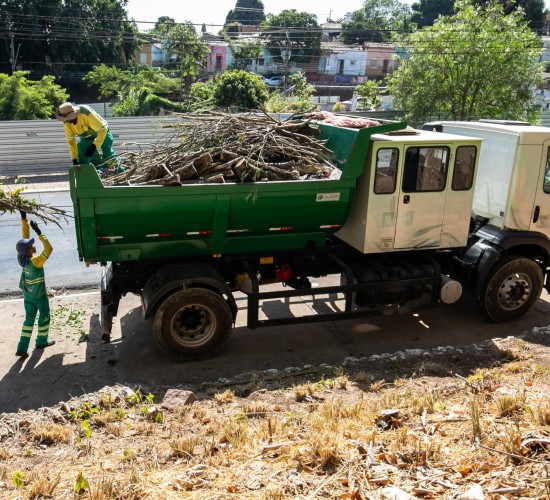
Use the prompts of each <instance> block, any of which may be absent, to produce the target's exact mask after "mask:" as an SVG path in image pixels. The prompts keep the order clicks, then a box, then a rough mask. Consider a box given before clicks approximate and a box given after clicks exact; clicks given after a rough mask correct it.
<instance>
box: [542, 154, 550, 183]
mask: <svg viewBox="0 0 550 500" xmlns="http://www.w3.org/2000/svg"><path fill="white" fill-rule="evenodd" d="M543 189H544V192H545V193H546V194H550V148H548V153H547V154H546V170H545V171H544V188H543Z"/></svg>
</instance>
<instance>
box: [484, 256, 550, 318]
mask: <svg viewBox="0 0 550 500" xmlns="http://www.w3.org/2000/svg"><path fill="white" fill-rule="evenodd" d="M542 285H543V276H542V271H541V269H540V267H539V266H538V265H537V263H536V262H534V261H532V260H531V259H527V258H525V257H519V256H517V255H509V256H507V257H504V258H503V259H502V260H501V261H500V262H498V263H497V264H496V266H495V269H494V270H493V271H492V274H491V275H490V276H489V279H488V281H487V285H486V287H485V291H484V294H483V296H482V298H481V300H482V301H483V305H484V309H485V312H486V313H487V315H488V316H489V317H490V318H491V319H492V320H493V321H496V322H501V321H510V320H514V319H517V318H519V317H520V316H522V315H523V314H525V313H526V312H527V311H528V310H529V309H530V308H531V306H532V305H533V304H534V303H535V302H536V301H537V300H538V298H539V296H540V294H541V292H542Z"/></svg>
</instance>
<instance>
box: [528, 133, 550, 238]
mask: <svg viewBox="0 0 550 500" xmlns="http://www.w3.org/2000/svg"><path fill="white" fill-rule="evenodd" d="M541 156H542V159H541V165H540V170H539V177H538V179H539V180H538V184H537V191H536V195H535V203H534V206H533V211H532V214H531V224H530V226H529V229H530V230H531V231H538V232H539V233H544V234H545V235H546V236H549V237H550V140H547V141H544V143H543V150H542V155H541Z"/></svg>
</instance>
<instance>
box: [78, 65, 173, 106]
mask: <svg viewBox="0 0 550 500" xmlns="http://www.w3.org/2000/svg"><path fill="white" fill-rule="evenodd" d="M84 80H85V81H87V82H88V84H89V85H97V86H98V87H99V97H100V99H109V100H110V101H115V100H117V99H118V98H119V96H120V95H121V94H122V95H126V94H128V93H129V92H130V90H141V89H147V90H149V91H150V92H153V93H155V94H169V93H171V92H174V91H175V90H176V89H177V88H178V82H177V81H176V80H173V79H171V78H168V77H167V76H166V75H165V74H164V73H162V72H161V71H155V70H153V68H151V67H150V66H147V65H145V64H142V65H139V66H135V67H133V68H131V69H125V70H122V69H119V68H117V67H116V66H107V65H106V64H100V65H98V66H94V69H93V70H92V71H90V72H89V73H88V74H87V75H86V76H85V77H84Z"/></svg>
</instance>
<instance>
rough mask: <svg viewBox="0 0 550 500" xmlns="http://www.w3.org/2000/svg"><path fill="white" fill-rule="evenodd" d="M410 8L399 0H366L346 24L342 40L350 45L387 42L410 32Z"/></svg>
mask: <svg viewBox="0 0 550 500" xmlns="http://www.w3.org/2000/svg"><path fill="white" fill-rule="evenodd" d="M411 28H412V25H411V12H410V7H409V6H408V5H406V4H402V3H401V2H400V1H399V0H365V2H364V3H363V7H362V8H361V9H359V10H356V11H354V12H353V13H352V15H351V21H350V22H348V23H344V25H343V31H342V40H343V42H344V43H346V44H348V45H352V44H357V43H359V44H362V43H366V42H385V41H389V40H391V38H392V36H393V35H394V34H400V32H402V31H405V32H407V31H410V30H411Z"/></svg>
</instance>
